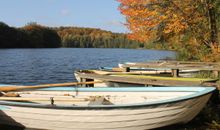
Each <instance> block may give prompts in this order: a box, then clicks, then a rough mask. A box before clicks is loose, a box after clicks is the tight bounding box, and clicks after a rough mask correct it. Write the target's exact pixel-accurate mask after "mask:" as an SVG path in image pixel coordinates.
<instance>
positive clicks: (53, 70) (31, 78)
mask: <svg viewBox="0 0 220 130" xmlns="http://www.w3.org/2000/svg"><path fill="white" fill-rule="evenodd" d="M167 57H170V58H175V53H174V52H171V51H156V50H134V49H94V48H93V49H84V48H58V49H0V83H7V84H26V85H28V84H29V85H33V84H41V83H61V82H71V81H75V78H74V76H73V71H74V70H77V69H96V68H99V67H101V66H108V67H114V66H117V64H118V63H119V62H143V61H149V60H159V59H163V58H167Z"/></svg>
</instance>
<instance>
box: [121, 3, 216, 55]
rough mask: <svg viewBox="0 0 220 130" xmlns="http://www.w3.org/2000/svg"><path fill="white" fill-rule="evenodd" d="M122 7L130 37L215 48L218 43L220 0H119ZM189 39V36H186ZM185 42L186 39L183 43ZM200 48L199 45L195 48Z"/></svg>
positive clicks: (213, 50) (212, 50) (147, 40)
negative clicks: (176, 40) (176, 38)
mask: <svg viewBox="0 0 220 130" xmlns="http://www.w3.org/2000/svg"><path fill="white" fill-rule="evenodd" d="M118 1H119V2H120V3H121V4H120V7H119V9H120V11H121V13H122V14H123V15H125V16H126V18H127V23H126V25H127V27H128V28H129V29H130V30H131V33H130V34H129V35H128V37H129V38H130V39H134V40H139V41H142V42H149V41H153V42H155V41H156V42H169V41H170V40H171V39H173V38H175V37H178V40H179V43H180V42H181V41H182V39H184V37H186V36H188V37H190V38H188V42H191V43H190V44H189V43H187V44H188V45H190V46H194V47H204V46H205V47H207V48H208V49H210V51H211V52H213V53H214V52H215V51H216V50H217V48H218V47H219V41H218V28H219V26H218V20H219V19H218V17H219V14H220V13H219V7H220V1H219V0H118ZM185 39H186V38H185ZM183 44H184V43H183ZM194 51H197V53H199V52H198V48H197V49H194Z"/></svg>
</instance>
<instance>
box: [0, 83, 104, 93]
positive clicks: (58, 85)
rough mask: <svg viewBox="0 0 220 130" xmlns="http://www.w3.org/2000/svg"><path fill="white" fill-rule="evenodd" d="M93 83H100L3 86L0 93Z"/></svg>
mask: <svg viewBox="0 0 220 130" xmlns="http://www.w3.org/2000/svg"><path fill="white" fill-rule="evenodd" d="M95 83H101V81H96V82H94V81H93V82H70V83H56V84H41V85H35V86H5V87H0V91H2V92H9V91H19V90H25V89H39V88H49V87H63V86H74V85H80V84H95Z"/></svg>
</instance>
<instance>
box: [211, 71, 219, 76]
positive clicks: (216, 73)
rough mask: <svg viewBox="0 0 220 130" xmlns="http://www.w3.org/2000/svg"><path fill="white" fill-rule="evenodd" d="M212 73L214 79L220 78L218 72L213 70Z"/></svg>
mask: <svg viewBox="0 0 220 130" xmlns="http://www.w3.org/2000/svg"><path fill="white" fill-rule="evenodd" d="M212 73H213V75H214V77H216V78H217V77H218V76H219V71H218V70H213V71H212Z"/></svg>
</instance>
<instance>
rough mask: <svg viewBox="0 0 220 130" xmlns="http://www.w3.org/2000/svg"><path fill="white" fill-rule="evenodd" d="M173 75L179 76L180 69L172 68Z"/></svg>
mask: <svg viewBox="0 0 220 130" xmlns="http://www.w3.org/2000/svg"><path fill="white" fill-rule="evenodd" d="M172 76H173V77H179V69H172Z"/></svg>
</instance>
